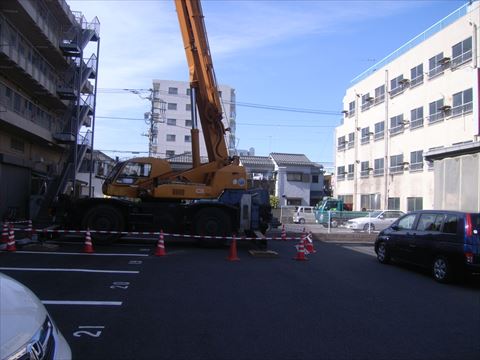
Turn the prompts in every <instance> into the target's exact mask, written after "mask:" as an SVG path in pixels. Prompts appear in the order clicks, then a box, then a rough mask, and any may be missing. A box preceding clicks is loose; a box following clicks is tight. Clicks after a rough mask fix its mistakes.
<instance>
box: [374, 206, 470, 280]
mask: <svg viewBox="0 0 480 360" xmlns="http://www.w3.org/2000/svg"><path fill="white" fill-rule="evenodd" d="M479 231H480V214H477V213H465V212H459V211H445V210H421V211H414V212H410V213H408V214H406V215H404V216H403V217H401V218H399V219H398V220H397V221H395V222H394V223H393V224H392V225H391V226H390V227H388V228H387V229H385V230H383V231H381V232H380V233H379V234H378V237H377V239H376V241H375V252H376V254H377V259H378V261H379V262H381V263H382V264H386V263H389V262H390V260H391V259H394V260H400V261H406V262H410V263H413V264H416V265H420V266H423V267H427V268H430V269H431V270H432V274H433V277H434V278H435V280H437V281H439V282H449V281H450V280H452V279H453V278H454V275H456V274H462V273H464V272H465V271H467V272H470V273H472V272H478V273H480V245H479V242H480V241H479Z"/></svg>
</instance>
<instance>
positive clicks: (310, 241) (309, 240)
mask: <svg viewBox="0 0 480 360" xmlns="http://www.w3.org/2000/svg"><path fill="white" fill-rule="evenodd" d="M305 249H306V250H307V251H308V253H309V254H314V253H316V252H317V250H315V248H314V247H313V239H312V232H311V231H310V232H309V233H308V235H307V236H306V237H305Z"/></svg>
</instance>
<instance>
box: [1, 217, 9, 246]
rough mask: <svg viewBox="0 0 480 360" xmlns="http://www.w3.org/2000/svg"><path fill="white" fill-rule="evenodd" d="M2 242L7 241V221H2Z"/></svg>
mask: <svg viewBox="0 0 480 360" xmlns="http://www.w3.org/2000/svg"><path fill="white" fill-rule="evenodd" d="M2 243H4V244H6V243H8V223H7V222H4V223H3V226H2Z"/></svg>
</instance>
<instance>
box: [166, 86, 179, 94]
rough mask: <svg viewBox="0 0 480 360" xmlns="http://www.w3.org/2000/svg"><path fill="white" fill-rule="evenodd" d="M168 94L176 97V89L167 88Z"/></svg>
mask: <svg viewBox="0 0 480 360" xmlns="http://www.w3.org/2000/svg"><path fill="white" fill-rule="evenodd" d="M168 93H169V94H170V95H178V88H176V87H169V88H168Z"/></svg>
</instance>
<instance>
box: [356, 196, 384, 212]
mask: <svg viewBox="0 0 480 360" xmlns="http://www.w3.org/2000/svg"><path fill="white" fill-rule="evenodd" d="M360 206H361V207H362V209H368V210H376V209H380V194H365V195H360Z"/></svg>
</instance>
